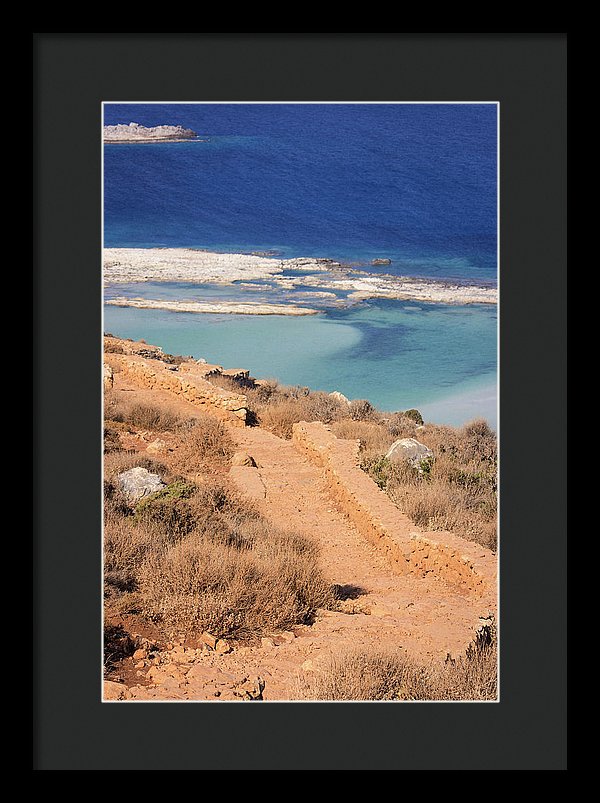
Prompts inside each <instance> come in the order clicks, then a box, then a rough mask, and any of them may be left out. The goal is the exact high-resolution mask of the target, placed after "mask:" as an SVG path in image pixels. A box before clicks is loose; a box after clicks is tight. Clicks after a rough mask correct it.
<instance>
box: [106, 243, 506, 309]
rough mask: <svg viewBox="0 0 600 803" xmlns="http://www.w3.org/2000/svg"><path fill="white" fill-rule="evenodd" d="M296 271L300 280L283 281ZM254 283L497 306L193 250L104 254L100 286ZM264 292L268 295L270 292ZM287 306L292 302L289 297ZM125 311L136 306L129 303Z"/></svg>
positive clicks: (401, 280) (334, 270)
mask: <svg viewBox="0 0 600 803" xmlns="http://www.w3.org/2000/svg"><path fill="white" fill-rule="evenodd" d="M294 271H298V272H299V274H300V275H297V276H294V275H284V274H287V273H289V272H292V273H293V272H294ZM257 280H269V281H271V282H272V283H273V285H275V286H276V287H279V288H282V289H285V290H290V291H294V290H295V288H297V287H310V288H314V289H315V292H318V293H329V294H337V293H342V294H344V295H345V298H346V299H347V301H348V302H350V303H359V302H361V301H365V300H368V299H376V298H384V299H397V300H406V301H422V302H425V303H439V304H496V303H497V301H498V290H497V288H496V287H493V286H488V285H473V284H466V283H465V284H460V283H458V282H449V281H437V280H433V279H422V278H415V277H411V276H393V275H391V274H387V273H383V274H382V273H369V272H368V271H365V270H359V269H357V268H353V267H351V266H349V265H343V264H341V263H339V262H335V261H334V260H331V259H323V258H310V257H306V258H294V259H280V258H277V257H272V256H258V255H256V254H222V253H215V252H211V251H203V250H200V249H192V248H106V249H104V282H105V285H107V286H110V285H118V284H128V283H133V282H188V283H193V284H215V285H233V284H234V283H235V282H240V283H252V282H255V281H257ZM246 286H248V284H246ZM264 289H265V291H268V290H269V289H270V287H269V286H265V288H264ZM323 297H325V296H323ZM290 301H293V298H292V296H290ZM156 303H158V302H156ZM165 303H166V302H165ZM169 303H171V302H169ZM172 303H179V302H172ZM226 303H227V302H226ZM232 303H233V302H232ZM334 303H335V302H334ZM149 304H150V302H149V301H148V302H146V303H145V305H146V306H149ZM122 306H125V305H124V304H122ZM127 306H134V305H133V304H131V303H129V304H127ZM264 306H270V305H264ZM286 306H288V305H286ZM292 306H293V304H292ZM300 309H302V308H300ZM194 311H205V310H194ZM314 312H315V311H314V310H310V311H303V312H302V313H296V314H312V313H314ZM290 314H294V313H290Z"/></svg>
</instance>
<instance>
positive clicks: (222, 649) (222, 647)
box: [215, 638, 233, 655]
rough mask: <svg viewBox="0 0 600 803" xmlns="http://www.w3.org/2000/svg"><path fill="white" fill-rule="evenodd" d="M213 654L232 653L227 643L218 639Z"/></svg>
mask: <svg viewBox="0 0 600 803" xmlns="http://www.w3.org/2000/svg"><path fill="white" fill-rule="evenodd" d="M215 652H216V653H217V655H227V653H228V652H233V648H232V646H231V644H230V643H229V642H228V641H225V639H222V638H220V639H219V640H218V641H217V644H216V646H215Z"/></svg>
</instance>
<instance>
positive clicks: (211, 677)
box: [186, 664, 221, 685]
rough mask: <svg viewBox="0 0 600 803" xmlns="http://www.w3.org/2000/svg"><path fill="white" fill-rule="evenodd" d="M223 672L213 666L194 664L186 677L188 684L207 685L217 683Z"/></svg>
mask: <svg viewBox="0 0 600 803" xmlns="http://www.w3.org/2000/svg"><path fill="white" fill-rule="evenodd" d="M220 675H221V672H220V670H218V669H215V668H214V667H212V666H203V665H202V664H194V666H192V667H191V669H190V671H189V672H188V673H187V675H186V680H187V682H188V683H195V684H199V685H203V684H205V683H209V682H210V683H215V681H216V680H218V678H219V677H220Z"/></svg>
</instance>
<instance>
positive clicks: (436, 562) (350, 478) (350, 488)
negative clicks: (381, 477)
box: [292, 421, 497, 610]
mask: <svg viewBox="0 0 600 803" xmlns="http://www.w3.org/2000/svg"><path fill="white" fill-rule="evenodd" d="M292 439H293V442H294V445H295V446H296V448H297V449H299V450H300V451H301V452H302V453H303V454H305V455H306V456H307V457H308V459H309V460H310V461H311V462H312V463H314V464H316V465H318V466H320V467H322V468H323V470H324V473H325V478H326V482H327V487H328V490H329V493H330V495H331V497H332V499H333V500H334V502H335V503H336V505H337V507H338V508H339V509H340V510H341V511H342V512H343V513H344V514H345V515H346V516H347V517H348V518H349V519H350V520H351V521H352V522H353V523H354V524H355V525H356V527H357V529H358V530H359V532H361V533H362V534H363V535H364V536H365V537H366V538H367V539H368V540H369V541H370V542H371V543H372V544H374V545H375V546H376V547H377V548H378V549H379V550H381V551H382V552H383V553H385V554H386V556H387V559H388V561H389V563H390V565H391V566H392V568H393V570H394V571H395V572H396V573H398V574H406V573H412V574H417V575H421V576H425V575H427V574H430V573H431V574H433V575H435V576H437V577H439V578H440V579H441V580H443V581H444V582H446V583H448V584H449V585H451V586H453V587H454V588H457V589H459V590H460V591H462V592H464V593H467V594H469V595H474V596H477V597H481V598H483V599H482V601H485V602H487V603H488V607H489V608H490V610H495V607H496V597H497V559H496V556H495V555H494V554H493V553H492V552H490V551H489V550H488V549H485V548H484V547H482V546H479V545H478V544H476V543H474V542H472V541H466V540H465V539H464V538H459V537H458V536H457V535H454V534H453V533H449V532H425V533H424V532H420V531H419V528H418V527H417V526H416V525H415V524H414V523H413V522H412V521H411V520H410V519H409V518H408V516H406V515H404V514H403V513H402V512H401V511H400V510H399V509H398V508H397V507H396V505H394V503H393V502H392V501H391V499H390V498H389V497H388V496H387V495H386V494H385V493H384V492H383V491H382V490H381V489H380V488H378V487H377V485H376V484H375V483H374V482H373V480H372V479H371V478H370V477H369V476H368V475H367V474H365V472H364V471H362V469H361V468H359V445H358V441H349V440H342V439H340V438H337V437H336V436H335V435H334V434H333V433H332V432H331V431H330V429H329V427H326V426H325V425H324V424H321V423H319V422H315V423H311V424H309V423H306V422H304V421H302V422H300V423H299V424H294V426H293V435H292Z"/></svg>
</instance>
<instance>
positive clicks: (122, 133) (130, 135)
mask: <svg viewBox="0 0 600 803" xmlns="http://www.w3.org/2000/svg"><path fill="white" fill-rule="evenodd" d="M197 136H198V134H196V132H195V131H192V129H191V128H183V126H180V125H157V126H154V127H152V128H146V126H143V125H140V124H139V123H129V125H105V126H104V142H184V141H185V140H188V139H195V138H196V137H197Z"/></svg>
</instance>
